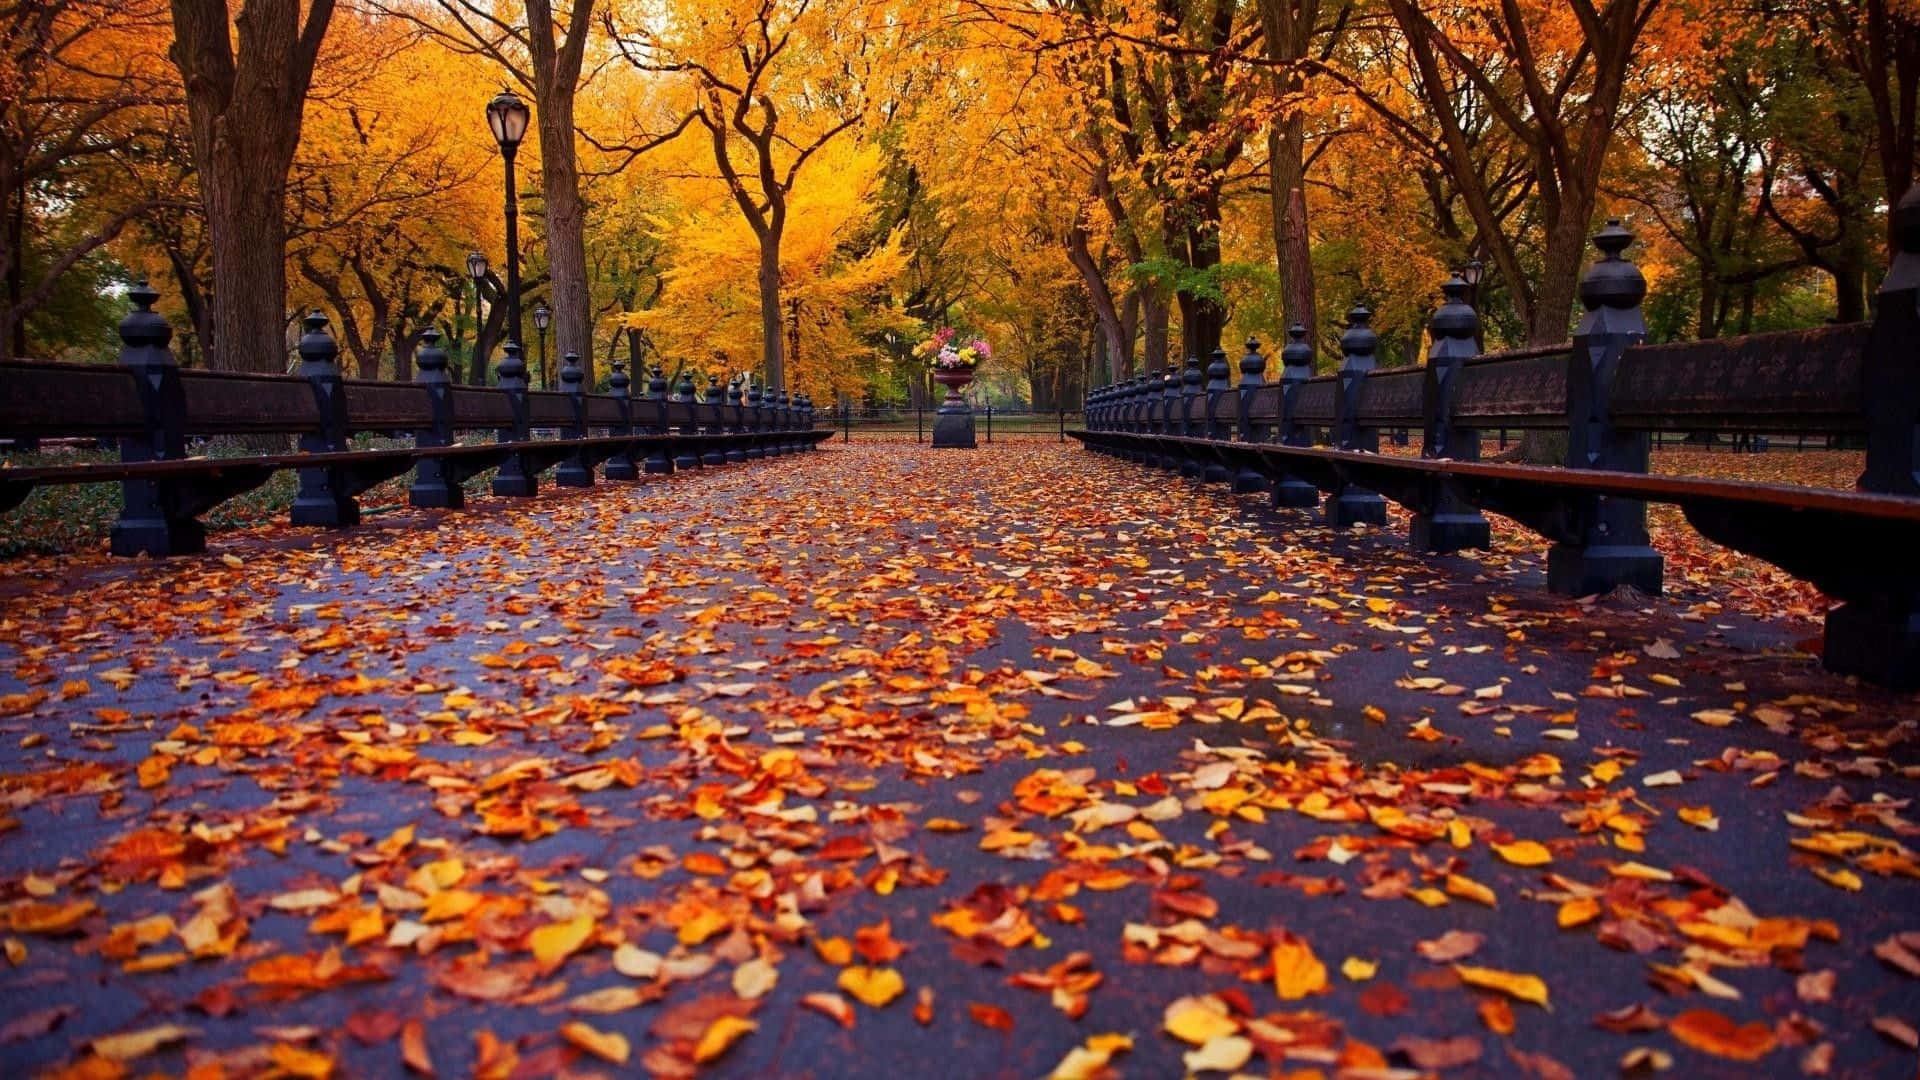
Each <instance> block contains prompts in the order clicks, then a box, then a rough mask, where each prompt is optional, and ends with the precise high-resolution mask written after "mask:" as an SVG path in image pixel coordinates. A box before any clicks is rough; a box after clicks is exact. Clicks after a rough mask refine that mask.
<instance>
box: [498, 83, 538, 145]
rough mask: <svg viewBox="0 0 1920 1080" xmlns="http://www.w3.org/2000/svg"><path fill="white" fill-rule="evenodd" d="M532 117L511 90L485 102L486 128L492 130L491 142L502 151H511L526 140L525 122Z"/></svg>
mask: <svg viewBox="0 0 1920 1080" xmlns="http://www.w3.org/2000/svg"><path fill="white" fill-rule="evenodd" d="M531 115H532V113H531V111H530V110H528V108H527V103H526V102H524V101H521V100H520V95H518V94H516V93H514V92H513V91H511V90H502V91H500V93H498V94H496V95H494V98H493V100H492V101H489V102H487V126H488V127H490V128H492V129H493V141H494V142H497V143H499V144H500V149H502V150H512V149H513V148H514V147H516V146H519V145H520V140H521V139H524V138H526V135H527V120H528V118H529V117H530V116H531Z"/></svg>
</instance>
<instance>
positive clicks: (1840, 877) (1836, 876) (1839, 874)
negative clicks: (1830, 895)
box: [1813, 866, 1863, 892]
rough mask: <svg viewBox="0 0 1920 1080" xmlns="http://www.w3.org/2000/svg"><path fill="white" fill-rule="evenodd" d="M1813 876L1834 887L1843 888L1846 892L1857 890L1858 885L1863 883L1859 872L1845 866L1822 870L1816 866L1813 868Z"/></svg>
mask: <svg viewBox="0 0 1920 1080" xmlns="http://www.w3.org/2000/svg"><path fill="white" fill-rule="evenodd" d="M1813 876H1814V877H1817V878H1819V879H1820V880H1821V881H1824V882H1826V883H1827V884H1829V885H1831V886H1833V887H1834V888H1836V889H1845V890H1847V891H1848V892H1859V891H1860V886H1861V885H1862V884H1863V883H1862V882H1861V880H1860V875H1859V874H1856V873H1854V872H1853V871H1851V870H1848V869H1845V868H1842V869H1839V870H1823V869H1821V868H1820V867H1817V866H1816V867H1814V869H1813Z"/></svg>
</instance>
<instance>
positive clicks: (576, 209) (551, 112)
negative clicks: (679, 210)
mask: <svg viewBox="0 0 1920 1080" xmlns="http://www.w3.org/2000/svg"><path fill="white" fill-rule="evenodd" d="M549 96H550V100H549V101H548V103H547V107H546V109H545V110H544V111H543V112H542V113H541V114H540V186H541V195H542V197H543V199H544V205H545V207H546V212H547V223H546V241H547V268H548V271H549V273H550V275H551V279H552V288H553V300H552V302H551V304H550V305H549V306H550V308H551V310H552V311H553V338H554V351H555V353H557V354H558V355H560V356H565V355H566V354H567V353H569V352H574V353H579V354H580V366H581V367H582V368H584V369H585V371H586V385H588V386H592V385H593V384H594V378H593V293H592V288H591V286H590V285H589V284H588V282H587V226H586V200H584V199H582V198H581V197H580V171H579V166H578V164H577V162H576V159H575V153H574V145H573V92H572V90H571V89H569V90H568V91H567V92H566V93H565V94H560V93H558V92H554V93H552V94H550V95H549ZM554 99H558V100H554Z"/></svg>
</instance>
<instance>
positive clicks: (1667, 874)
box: [1607, 862, 1673, 881]
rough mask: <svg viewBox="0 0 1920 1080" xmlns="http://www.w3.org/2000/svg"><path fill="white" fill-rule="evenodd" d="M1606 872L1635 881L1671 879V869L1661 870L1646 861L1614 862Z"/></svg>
mask: <svg viewBox="0 0 1920 1080" xmlns="http://www.w3.org/2000/svg"><path fill="white" fill-rule="evenodd" d="M1607 873H1609V874H1612V875H1613V876H1614V877H1622V878H1632V879H1634V880H1636V881H1672V880H1673V872H1672V871H1669V870H1662V869H1660V868H1659V867H1657V866H1648V865H1647V864H1646V863H1639V862H1623V863H1614V864H1613V865H1612V866H1609V867H1608V868H1607Z"/></svg>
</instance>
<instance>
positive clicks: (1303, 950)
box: [1273, 938, 1327, 1001]
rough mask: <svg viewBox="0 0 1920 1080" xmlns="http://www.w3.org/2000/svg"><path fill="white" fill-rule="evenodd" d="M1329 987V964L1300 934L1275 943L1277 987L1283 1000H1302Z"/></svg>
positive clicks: (1275, 981)
mask: <svg viewBox="0 0 1920 1080" xmlns="http://www.w3.org/2000/svg"><path fill="white" fill-rule="evenodd" d="M1326 988H1327V965H1325V964H1323V963H1321V962H1320V958H1319V957H1317V956H1315V955H1313V949H1312V947H1310V946H1309V945H1308V944H1307V943H1306V942H1304V941H1300V940H1298V939H1297V938H1285V939H1283V940H1281V941H1280V942H1279V943H1278V944H1276V945H1275V946H1274V947H1273V990H1274V993H1276V994H1279V995H1280V1000H1282V1001H1298V1000H1300V999H1301V998H1303V997H1306V996H1307V995H1308V994H1318V993H1321V992H1322V991H1324V990H1326Z"/></svg>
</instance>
